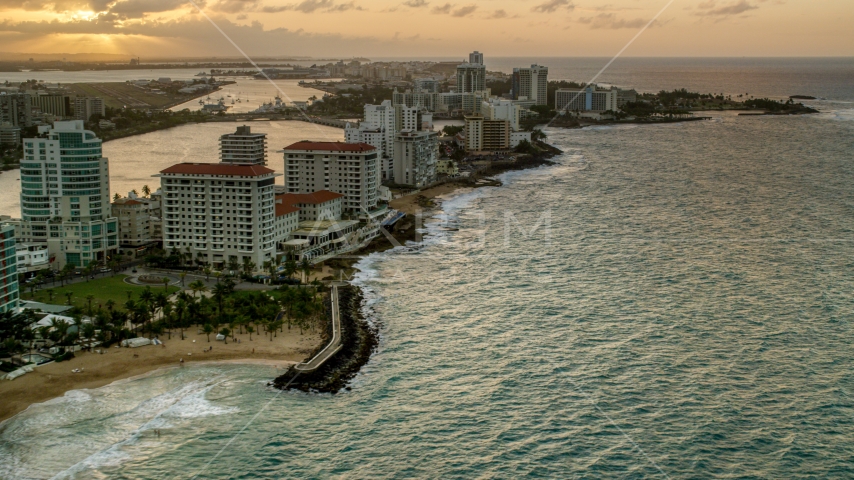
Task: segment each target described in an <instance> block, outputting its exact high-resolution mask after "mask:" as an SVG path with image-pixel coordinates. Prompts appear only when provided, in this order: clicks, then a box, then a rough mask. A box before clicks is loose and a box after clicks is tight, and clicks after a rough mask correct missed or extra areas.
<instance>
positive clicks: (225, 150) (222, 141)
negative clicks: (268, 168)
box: [219, 125, 267, 165]
mask: <svg viewBox="0 0 854 480" xmlns="http://www.w3.org/2000/svg"><path fill="white" fill-rule="evenodd" d="M219 161H220V162H222V163H239V164H247V165H266V164H267V134H266V133H252V130H251V128H250V127H247V126H246V125H243V126H240V127H237V131H236V132H234V133H227V134H225V135H223V136H221V137H219Z"/></svg>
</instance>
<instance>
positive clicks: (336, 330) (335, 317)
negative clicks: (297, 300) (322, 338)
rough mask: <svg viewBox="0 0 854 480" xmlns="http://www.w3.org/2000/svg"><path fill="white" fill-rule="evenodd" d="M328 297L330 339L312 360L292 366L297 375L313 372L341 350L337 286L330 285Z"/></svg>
mask: <svg viewBox="0 0 854 480" xmlns="http://www.w3.org/2000/svg"><path fill="white" fill-rule="evenodd" d="M329 295H330V304H331V309H332V339H330V340H329V343H328V344H327V345H326V347H324V348H323V350H321V351H320V352H318V354H317V355H315V356H314V358H312V359H311V360H309V361H307V362H303V363H300V364H297V365H296V366H294V370H295V371H296V372H297V374H300V373H312V372H314V371H315V370H317V369H318V368H320V367H321V366H322V365H323V364H324V363H326V361H327V360H329V359H330V358H332V356H333V355H335V354H336V353H338V351H339V350H341V346H342V344H341V312H340V311H339V305H338V285H332V292H331V293H330V294H329Z"/></svg>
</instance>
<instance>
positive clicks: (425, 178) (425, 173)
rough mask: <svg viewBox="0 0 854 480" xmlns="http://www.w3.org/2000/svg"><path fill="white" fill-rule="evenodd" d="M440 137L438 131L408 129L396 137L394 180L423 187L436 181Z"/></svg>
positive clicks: (398, 182) (402, 183) (401, 183)
mask: <svg viewBox="0 0 854 480" xmlns="http://www.w3.org/2000/svg"><path fill="white" fill-rule="evenodd" d="M438 158H439V137H438V134H437V133H436V132H425V131H420V132H419V131H413V130H407V131H402V132H400V133H398V134H397V135H396V136H395V137H394V182H395V183H397V184H400V185H412V186H414V187H416V188H421V187H423V186H426V185H430V184H431V183H433V182H435V181H436V160H437V159H438Z"/></svg>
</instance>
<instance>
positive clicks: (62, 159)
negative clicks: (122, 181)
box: [18, 120, 118, 267]
mask: <svg viewBox="0 0 854 480" xmlns="http://www.w3.org/2000/svg"><path fill="white" fill-rule="evenodd" d="M21 217H22V221H21V223H20V224H19V226H18V237H19V238H21V239H22V240H23V241H25V242H27V243H30V242H36V243H42V242H46V243H47V244H48V249H49V251H50V255H51V256H52V257H54V258H55V260H56V261H57V262H58V265H59V266H60V267H61V266H64V265H65V264H66V263H71V264H73V265H75V266H85V265H88V264H89V263H90V262H93V261H95V262H102V263H103V262H105V261H106V260H107V257H109V256H110V255H111V254H112V253H114V252H115V251H116V250H117V249H118V232H117V230H118V229H117V220H116V218H114V217H112V215H111V211H110V172H109V161H108V160H107V159H106V158H104V157H103V155H102V152H101V139H99V138H98V137H97V136H95V134H94V133H93V132H91V131H89V130H85V129H84V127H83V122H82V121H80V120H73V121H68V122H56V123H55V124H54V126H53V128H50V129H48V130H47V132H46V135H45V136H44V137H43V138H28V139H25V140H24V159H23V161H22V162H21Z"/></svg>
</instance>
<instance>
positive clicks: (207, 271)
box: [204, 266, 211, 282]
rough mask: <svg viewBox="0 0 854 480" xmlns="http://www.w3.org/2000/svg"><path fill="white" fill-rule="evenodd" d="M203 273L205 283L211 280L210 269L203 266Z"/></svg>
mask: <svg viewBox="0 0 854 480" xmlns="http://www.w3.org/2000/svg"><path fill="white" fill-rule="evenodd" d="M204 272H205V281H206V282H207V281H208V280H210V279H211V267H208V266H205V269H204Z"/></svg>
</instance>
